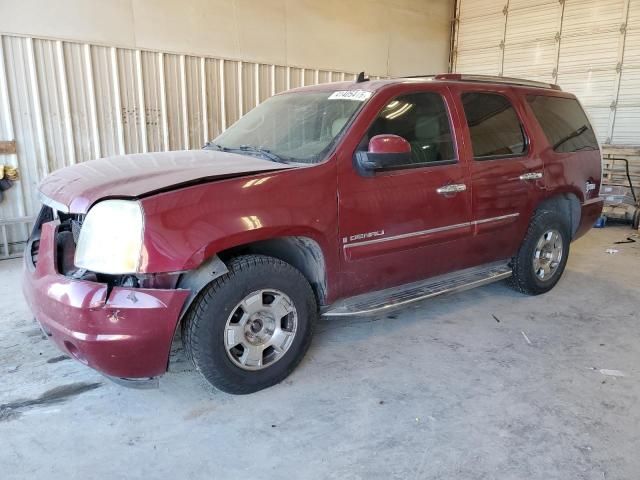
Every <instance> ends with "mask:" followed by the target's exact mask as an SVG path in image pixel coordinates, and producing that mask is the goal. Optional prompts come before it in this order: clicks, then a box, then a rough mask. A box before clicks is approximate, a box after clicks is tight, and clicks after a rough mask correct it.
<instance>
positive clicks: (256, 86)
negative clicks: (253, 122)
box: [253, 63, 260, 107]
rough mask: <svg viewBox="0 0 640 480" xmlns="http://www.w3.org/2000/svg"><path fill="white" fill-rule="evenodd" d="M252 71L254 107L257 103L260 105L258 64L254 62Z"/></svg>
mask: <svg viewBox="0 0 640 480" xmlns="http://www.w3.org/2000/svg"><path fill="white" fill-rule="evenodd" d="M254 69H255V70H254V72H253V75H254V77H253V83H254V87H253V88H254V92H255V96H256V104H255V105H256V107H257V106H258V105H260V64H259V63H256V64H255V66H254Z"/></svg>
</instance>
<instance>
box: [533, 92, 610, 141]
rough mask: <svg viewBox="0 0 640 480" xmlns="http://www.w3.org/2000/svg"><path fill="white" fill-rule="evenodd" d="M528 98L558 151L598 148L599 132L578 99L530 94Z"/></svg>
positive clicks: (548, 137) (546, 133) (548, 138)
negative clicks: (597, 137)
mask: <svg viewBox="0 0 640 480" xmlns="http://www.w3.org/2000/svg"><path fill="white" fill-rule="evenodd" d="M527 101H528V102H529V105H531V108H532V109H533V113H534V114H535V116H536V118H537V119H538V123H539V124H540V126H541V127H542V130H543V131H544V134H545V135H546V136H547V140H549V143H550V144H551V145H552V146H553V149H554V150H555V151H556V152H563V153H566V152H577V151H578V150H597V149H598V141H597V140H596V135H595V133H594V131H593V128H592V127H591V124H590V123H589V120H588V119H587V116H586V115H585V113H584V110H582V107H581V106H580V104H579V103H578V101H577V100H575V99H573V98H561V97H547V96H544V95H528V96H527Z"/></svg>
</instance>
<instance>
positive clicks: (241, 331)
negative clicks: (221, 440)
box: [182, 255, 318, 394]
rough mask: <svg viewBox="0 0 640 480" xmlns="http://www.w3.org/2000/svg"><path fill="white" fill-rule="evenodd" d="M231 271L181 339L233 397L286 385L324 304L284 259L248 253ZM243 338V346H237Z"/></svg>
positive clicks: (191, 315) (191, 317) (194, 312)
mask: <svg viewBox="0 0 640 480" xmlns="http://www.w3.org/2000/svg"><path fill="white" fill-rule="evenodd" d="M227 267H228V269H229V272H228V273H226V274H225V275H222V276H221V277H219V278H217V279H215V280H214V281H213V282H211V283H210V284H209V285H207V286H206V287H205V288H204V289H203V291H202V292H200V294H199V295H198V297H196V299H195V300H194V303H193V305H192V306H191V308H190V309H189V312H188V313H187V316H186V318H185V321H184V323H183V325H182V338H183V343H184V346H185V349H186V351H187V355H188V356H189V358H190V359H191V361H192V362H193V364H194V366H195V367H196V369H197V370H198V371H199V372H200V373H201V374H202V375H203V376H204V378H205V379H206V380H207V381H209V383H211V384H212V385H213V386H214V387H216V388H217V389H219V390H222V391H224V392H227V393H233V394H248V393H253V392H256V391H258V390H262V389H264V388H267V387H270V386H272V385H275V384H277V383H279V382H281V381H282V380H283V379H285V378H286V377H287V376H288V375H289V374H290V373H291V372H292V371H293V369H294V368H295V367H296V366H297V365H298V363H300V361H301V360H302V357H304V354H305V353H306V351H307V349H308V348H309V345H310V343H311V337H312V334H313V327H314V324H315V322H316V320H317V317H318V305H317V302H316V298H315V295H314V293H313V290H312V289H311V286H310V285H309V282H308V281H307V280H306V278H305V277H304V276H303V275H302V273H300V272H299V271H298V270H296V269H295V268H294V267H292V266H291V265H289V264H288V263H285V262H283V261H281V260H278V259H276V258H272V257H268V256H264V255H247V256H240V257H236V258H234V259H232V260H231V261H230V262H229V263H228V265H227ZM276 301H277V303H276ZM242 302H244V303H242ZM251 312H253V313H251ZM285 312H287V313H286V314H285ZM281 314H283V315H284V316H280V315H281ZM292 332H293V333H292ZM276 339H278V341H277V342H275V340H276ZM280 339H285V340H280ZM238 341H241V342H243V343H238V344H237V345H236V346H233V347H232V346H230V345H232V344H236V343H237V342H238ZM269 342H271V343H273V345H271V344H269V345H267V343H269ZM276 343H277V345H276ZM245 345H246V347H245ZM259 350H260V351H259ZM256 352H257V353H256Z"/></svg>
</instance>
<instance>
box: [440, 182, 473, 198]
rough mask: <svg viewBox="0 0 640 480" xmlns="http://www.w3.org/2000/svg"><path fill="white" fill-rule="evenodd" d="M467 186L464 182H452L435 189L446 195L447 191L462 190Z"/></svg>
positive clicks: (455, 191)
mask: <svg viewBox="0 0 640 480" xmlns="http://www.w3.org/2000/svg"><path fill="white" fill-rule="evenodd" d="M466 189H467V186H466V185H465V184H464V183H453V184H451V185H444V186H442V187H440V188H438V189H437V190H436V192H438V193H439V194H440V195H447V194H449V193H458V192H464V191H465V190H466Z"/></svg>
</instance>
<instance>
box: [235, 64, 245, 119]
mask: <svg viewBox="0 0 640 480" xmlns="http://www.w3.org/2000/svg"><path fill="white" fill-rule="evenodd" d="M236 65H237V66H238V118H240V117H241V116H242V115H244V98H243V97H244V92H243V89H242V62H240V61H239V62H237V63H236Z"/></svg>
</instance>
